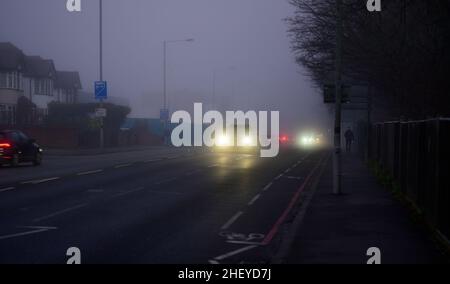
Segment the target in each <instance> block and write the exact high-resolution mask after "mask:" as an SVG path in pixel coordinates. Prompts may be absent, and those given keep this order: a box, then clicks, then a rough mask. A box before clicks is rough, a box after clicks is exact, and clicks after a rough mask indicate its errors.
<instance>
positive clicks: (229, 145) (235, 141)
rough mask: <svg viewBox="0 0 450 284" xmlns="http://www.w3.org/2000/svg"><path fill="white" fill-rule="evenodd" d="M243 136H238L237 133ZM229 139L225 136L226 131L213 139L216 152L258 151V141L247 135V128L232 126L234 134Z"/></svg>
mask: <svg viewBox="0 0 450 284" xmlns="http://www.w3.org/2000/svg"><path fill="white" fill-rule="evenodd" d="M240 131H241V132H242V133H244V135H239V132H240ZM232 136H233V137H230V136H228V135H227V134H226V131H224V133H223V134H222V135H220V136H218V137H215V138H214V144H215V147H214V148H215V150H216V151H227V152H228V151H229V152H246V153H247V152H254V151H257V150H259V147H258V139H257V137H256V136H255V137H253V136H252V135H250V133H249V129H248V126H244V125H234V133H233V135H232Z"/></svg>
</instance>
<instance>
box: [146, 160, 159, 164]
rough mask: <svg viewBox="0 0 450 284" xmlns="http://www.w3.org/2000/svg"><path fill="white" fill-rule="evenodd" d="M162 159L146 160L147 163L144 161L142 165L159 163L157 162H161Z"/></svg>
mask: <svg viewBox="0 0 450 284" xmlns="http://www.w3.org/2000/svg"><path fill="white" fill-rule="evenodd" d="M161 160H162V159H151V160H147V161H145V162H144V163H146V164H147V163H154V162H159V161H161Z"/></svg>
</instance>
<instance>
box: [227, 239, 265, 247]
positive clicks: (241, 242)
mask: <svg viewBox="0 0 450 284" xmlns="http://www.w3.org/2000/svg"><path fill="white" fill-rule="evenodd" d="M226 242H227V243H230V244H237V245H255V246H260V245H261V243H259V242H248V241H229V240H228V241H226Z"/></svg>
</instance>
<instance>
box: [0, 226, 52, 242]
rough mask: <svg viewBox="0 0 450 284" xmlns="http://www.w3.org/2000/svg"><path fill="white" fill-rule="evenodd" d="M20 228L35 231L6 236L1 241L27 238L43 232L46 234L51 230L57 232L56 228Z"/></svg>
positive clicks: (0, 237)
mask: <svg viewBox="0 0 450 284" xmlns="http://www.w3.org/2000/svg"><path fill="white" fill-rule="evenodd" d="M18 228H27V229H34V230H32V231H28V232H22V233H16V234H11V235H4V236H0V240H5V239H11V238H15V237H21V236H27V235H32V234H37V233H41V232H45V231H49V230H56V229H57V228H56V227H32V226H30V227H25V226H24V227H18Z"/></svg>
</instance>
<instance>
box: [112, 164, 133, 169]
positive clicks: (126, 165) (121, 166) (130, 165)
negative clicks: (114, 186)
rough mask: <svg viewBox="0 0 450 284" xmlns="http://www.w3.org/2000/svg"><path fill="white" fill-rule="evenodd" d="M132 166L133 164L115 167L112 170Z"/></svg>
mask: <svg viewBox="0 0 450 284" xmlns="http://www.w3.org/2000/svg"><path fill="white" fill-rule="evenodd" d="M132 164H133V163H129V164H122V165H117V166H114V168H115V169H120V168H125V167H129V166H131V165H132Z"/></svg>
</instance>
